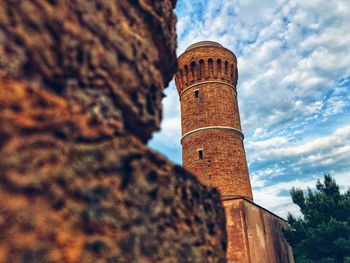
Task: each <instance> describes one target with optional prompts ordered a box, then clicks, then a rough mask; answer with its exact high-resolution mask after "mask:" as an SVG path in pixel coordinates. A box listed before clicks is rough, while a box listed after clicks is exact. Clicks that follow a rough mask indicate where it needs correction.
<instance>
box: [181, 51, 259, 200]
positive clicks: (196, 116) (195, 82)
mask: <svg viewBox="0 0 350 263" xmlns="http://www.w3.org/2000/svg"><path fill="white" fill-rule="evenodd" d="M178 64H179V70H178V72H177V74H176V77H175V81H176V86H177V89H178V92H179V95H180V102H181V124H182V135H183V136H184V135H185V136H184V138H183V139H182V141H181V143H182V160H183V165H184V167H185V168H186V169H188V170H189V171H191V172H192V173H194V174H195V175H197V177H198V178H199V180H200V181H201V182H203V183H205V184H206V185H209V186H212V187H216V188H218V189H219V191H220V193H221V197H222V199H227V198H232V197H237V196H242V197H246V198H249V199H251V200H252V199H253V195H252V190H251V185H250V179H249V174H248V168H247V161H246V156H245V151H244V146H243V137H242V135H241V134H240V133H239V132H235V131H232V130H227V129H226V130H224V129H210V130H201V131H197V132H194V133H190V132H191V131H194V130H196V129H200V128H204V127H212V126H226V127H231V128H234V129H235V130H238V131H241V124H240V117H239V110H238V102H237V91H236V84H237V79H238V71H237V59H236V57H235V55H234V54H233V53H232V52H231V51H229V50H228V49H226V48H224V47H220V46H198V47H194V48H191V49H189V50H187V51H185V52H184V53H183V54H182V55H181V56H180V57H179V58H178ZM188 133H190V134H189V135H187V134H188ZM198 150H202V151H203V159H200V158H199V155H198Z"/></svg>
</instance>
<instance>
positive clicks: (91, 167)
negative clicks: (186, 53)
mask: <svg viewBox="0 0 350 263" xmlns="http://www.w3.org/2000/svg"><path fill="white" fill-rule="evenodd" d="M174 6H175V2H174V1H167V0H165V1H123V0H121V1H97V0H96V1H78V0H72V1H71V0H70V1H68V0H67V1H64V0H61V1H60V0H51V1H44V0H33V1H16V4H14V1H9V0H8V1H7V0H4V1H1V3H0V52H1V56H0V262H1V263H2V262H5V263H17V262H36V263H40V262H57V263H58V262H68V263H71V262H72V263H73V262H87V263H89V262H97V263H98V262H138V263H141V262H225V251H226V231H225V214H224V209H223V207H222V204H221V202H220V195H219V192H218V191H217V190H215V189H210V188H208V187H206V186H204V185H202V184H200V183H199V182H198V180H197V179H196V178H195V177H194V176H192V175H191V174H190V173H188V172H186V171H185V170H184V169H182V168H181V167H179V166H176V165H174V164H172V163H171V162H169V161H167V160H166V159H165V158H164V157H162V156H161V155H159V154H157V153H155V152H153V151H151V150H150V149H148V147H147V146H146V145H145V143H144V142H145V141H147V138H149V136H150V134H151V132H152V131H154V130H156V129H158V127H159V122H160V116H161V104H160V99H161V97H162V90H163V87H164V86H165V85H167V84H168V82H169V81H170V79H171V77H172V75H173V73H174V71H175V70H176V63H175V62H176V58H175V47H176V42H175V41H176V40H175V18H174V14H173V10H172V9H173V8H174Z"/></svg>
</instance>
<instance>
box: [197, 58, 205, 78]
mask: <svg viewBox="0 0 350 263" xmlns="http://www.w3.org/2000/svg"><path fill="white" fill-rule="evenodd" d="M204 76H205V70H204V60H203V59H201V60H199V74H198V80H201V79H203V78H204Z"/></svg>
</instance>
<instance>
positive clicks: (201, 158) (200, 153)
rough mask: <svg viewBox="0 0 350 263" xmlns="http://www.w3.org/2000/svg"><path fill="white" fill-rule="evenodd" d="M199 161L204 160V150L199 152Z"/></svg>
mask: <svg viewBox="0 0 350 263" xmlns="http://www.w3.org/2000/svg"><path fill="white" fill-rule="evenodd" d="M198 159H199V160H203V150H198Z"/></svg>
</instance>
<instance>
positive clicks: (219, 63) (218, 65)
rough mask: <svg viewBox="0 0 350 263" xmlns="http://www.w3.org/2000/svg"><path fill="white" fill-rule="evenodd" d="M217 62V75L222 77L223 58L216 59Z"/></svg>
mask: <svg viewBox="0 0 350 263" xmlns="http://www.w3.org/2000/svg"><path fill="white" fill-rule="evenodd" d="M216 63H217V68H216V70H217V73H216V75H217V77H218V78H221V77H222V74H221V59H218V60H217V61H216Z"/></svg>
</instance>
